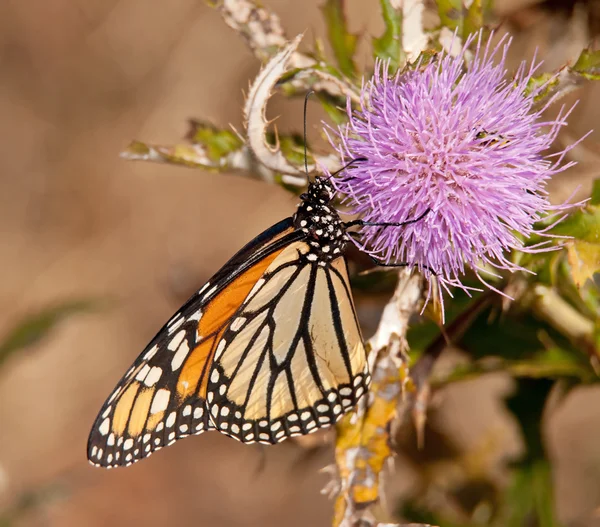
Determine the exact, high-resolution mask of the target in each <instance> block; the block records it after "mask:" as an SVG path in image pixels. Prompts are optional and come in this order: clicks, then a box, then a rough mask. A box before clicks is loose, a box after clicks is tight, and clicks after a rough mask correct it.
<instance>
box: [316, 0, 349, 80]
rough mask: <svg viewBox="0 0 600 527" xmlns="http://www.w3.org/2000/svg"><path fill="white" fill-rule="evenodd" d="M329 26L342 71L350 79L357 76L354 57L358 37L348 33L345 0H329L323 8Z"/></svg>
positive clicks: (329, 35) (334, 51)
mask: <svg viewBox="0 0 600 527" xmlns="http://www.w3.org/2000/svg"><path fill="white" fill-rule="evenodd" d="M321 10H322V11H323V14H324V16H325V22H326V24H327V36H328V37H329V43H330V44H331V47H332V49H333V54H334V55H335V60H336V61H337V63H338V66H339V68H340V71H341V72H342V73H343V74H344V75H347V76H348V77H354V76H355V75H356V65H355V64H354V61H353V57H354V52H355V51H356V41H357V37H356V35H354V34H352V33H350V32H348V28H347V25H346V16H345V13H344V0H327V1H326V2H325V4H324V5H323V6H322V7H321Z"/></svg>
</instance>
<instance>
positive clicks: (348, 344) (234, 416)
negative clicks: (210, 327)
mask: <svg viewBox="0 0 600 527" xmlns="http://www.w3.org/2000/svg"><path fill="white" fill-rule="evenodd" d="M309 250H310V249H309V246H308V244H307V243H306V242H305V241H297V242H295V243H292V244H290V245H289V246H288V247H287V248H286V249H285V250H284V251H282V252H281V253H280V254H279V255H278V256H277V258H275V259H274V261H273V262H272V263H271V264H270V266H269V267H268V268H267V269H266V271H265V273H264V274H263V277H262V278H261V279H260V281H259V282H258V283H257V285H256V286H255V288H254V289H253V291H252V292H251V293H250V294H249V296H248V298H246V300H245V301H244V302H243V304H242V305H241V307H240V309H239V310H238V312H237V314H236V316H235V317H234V318H233V319H232V320H231V322H230V323H229V325H228V326H227V328H226V329H225V331H224V332H223V333H222V334H220V335H219V337H218V339H219V340H218V343H217V348H216V352H215V357H214V360H213V364H212V367H211V370H210V376H209V379H208V391H207V401H208V410H209V413H210V421H211V423H212V426H214V427H215V428H217V429H218V430H220V431H221V432H223V433H225V434H227V435H230V436H231V437H234V438H235V439H238V440H240V441H242V442H245V443H253V442H255V441H259V442H262V443H277V442H279V441H283V440H284V439H286V438H287V437H290V436H294V435H302V434H307V433H311V432H314V431H316V430H318V429H319V428H321V427H326V426H330V425H331V424H333V423H335V422H336V421H337V420H338V419H339V418H340V417H341V416H342V415H343V414H344V413H345V412H347V411H348V410H350V409H351V408H352V407H353V406H355V405H356V403H357V402H358V400H359V399H360V397H361V396H362V395H363V393H365V392H366V389H367V386H368V383H369V381H370V378H369V374H368V370H367V363H366V355H365V350H364V347H363V341H362V337H361V334H360V329H359V326H358V323H357V320H356V314H355V310H354V305H353V302H352V296H351V293H350V287H349V283H348V275H347V269H346V262H345V260H344V258H343V257H339V258H337V259H334V260H331V261H329V262H317V261H315V260H314V259H312V260H309V259H308V258H307V257H306V255H307V253H308V252H309Z"/></svg>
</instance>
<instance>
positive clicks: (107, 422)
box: [98, 417, 110, 436]
mask: <svg viewBox="0 0 600 527" xmlns="http://www.w3.org/2000/svg"><path fill="white" fill-rule="evenodd" d="M109 429H110V419H109V418H108V417H107V418H106V419H105V420H104V421H102V424H101V425H100V426H99V427H98V432H100V433H101V434H102V435H103V436H105V435H106V434H108V430H109Z"/></svg>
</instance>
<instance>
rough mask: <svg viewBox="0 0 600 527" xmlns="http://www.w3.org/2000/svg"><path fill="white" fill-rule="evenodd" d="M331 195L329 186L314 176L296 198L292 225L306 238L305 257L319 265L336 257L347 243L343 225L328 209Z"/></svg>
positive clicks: (336, 214)
mask: <svg viewBox="0 0 600 527" xmlns="http://www.w3.org/2000/svg"><path fill="white" fill-rule="evenodd" d="M333 195H334V189H333V187H332V185H331V183H329V181H327V180H325V179H322V178H320V177H319V176H317V177H316V178H315V181H313V182H312V183H310V184H309V186H308V189H307V191H306V192H305V193H304V194H302V195H301V196H300V199H301V201H300V203H299V204H298V210H297V211H296V214H294V226H295V227H296V229H298V230H301V231H302V232H304V233H306V235H307V241H308V244H309V246H310V252H309V253H308V254H307V256H306V257H307V258H308V259H309V260H314V261H318V262H319V263H321V264H322V265H325V264H326V263H327V262H329V261H331V260H333V259H335V258H339V257H340V255H341V254H342V252H343V251H344V248H345V247H346V244H347V243H348V240H347V238H346V231H345V228H344V223H343V222H342V220H341V219H340V217H339V215H338V213H337V211H336V210H335V209H334V208H332V207H331V206H330V203H331V200H332V198H333Z"/></svg>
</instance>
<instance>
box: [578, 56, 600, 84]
mask: <svg viewBox="0 0 600 527" xmlns="http://www.w3.org/2000/svg"><path fill="white" fill-rule="evenodd" d="M572 70H573V71H574V72H576V73H579V74H580V75H581V76H583V77H585V78H586V79H588V80H592V81H597V80H600V51H591V50H590V49H588V48H586V49H584V50H583V51H582V52H581V54H580V55H579V58H578V59H577V62H575V64H574V65H573V68H572Z"/></svg>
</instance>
